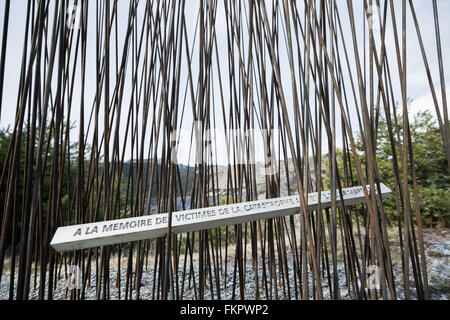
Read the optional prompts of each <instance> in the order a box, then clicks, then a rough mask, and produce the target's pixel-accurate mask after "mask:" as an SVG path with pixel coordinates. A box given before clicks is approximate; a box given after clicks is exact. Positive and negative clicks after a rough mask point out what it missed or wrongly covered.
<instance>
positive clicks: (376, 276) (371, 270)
mask: <svg viewBox="0 0 450 320" xmlns="http://www.w3.org/2000/svg"><path fill="white" fill-rule="evenodd" d="M366 273H367V275H368V277H367V288H368V289H370V290H380V287H381V286H380V267H379V266H376V265H370V266H368V267H367V269H366Z"/></svg>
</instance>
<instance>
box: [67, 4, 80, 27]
mask: <svg viewBox="0 0 450 320" xmlns="http://www.w3.org/2000/svg"><path fill="white" fill-rule="evenodd" d="M66 16H67V19H66V27H67V28H68V29H70V30H78V29H81V8H80V7H79V6H77V5H69V6H68V8H67V13H66Z"/></svg>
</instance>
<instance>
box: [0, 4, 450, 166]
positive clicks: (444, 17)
mask: <svg viewBox="0 0 450 320" xmlns="http://www.w3.org/2000/svg"><path fill="white" fill-rule="evenodd" d="M337 2H338V5H339V6H340V8H339V10H340V14H341V18H342V20H343V24H344V29H345V28H347V30H345V31H344V34H345V35H346V36H347V37H348V38H347V39H346V41H348V43H350V41H351V32H350V29H349V27H348V24H347V23H346V22H347V21H348V12H347V6H346V1H344V0H338V1H337ZM118 3H119V17H118V19H119V20H118V21H119V39H121V40H119V42H120V43H123V39H124V31H125V26H126V24H127V17H128V6H129V2H128V1H126V0H120V1H119V2H118ZM268 3H269V2H268ZM302 3H303V1H299V2H298V4H299V9H301V8H302ZM394 4H395V6H396V14H397V23H398V28H399V29H398V30H399V32H400V34H401V1H397V0H395V1H394ZM414 4H415V9H416V12H417V16H418V20H419V24H420V27H421V31H422V36H423V40H424V44H425V48H426V50H427V52H426V53H427V56H428V60H429V64H430V69H431V72H432V75H433V80H434V85H435V88H436V89H437V90H438V92H437V95H438V99H439V103H440V106H441V108H442V103H441V94H440V81H439V71H438V70H439V69H438V60H437V53H436V42H435V37H434V31H435V29H434V21H433V8H432V0H414ZM144 5H145V1H140V6H139V8H140V14H139V15H138V18H140V20H139V21H142V11H143V6H144ZM361 5H362V1H359V0H355V1H354V9H355V16H356V19H357V24H356V27H357V30H358V37H359V40H361V42H360V43H362V30H363V16H362V7H361ZM0 6H1V7H0V28H3V19H4V4H3V2H2V3H1V5H0ZM26 6H27V2H26V1H25V0H14V1H11V12H10V23H9V41H8V49H7V57H6V68H5V83H4V96H3V107H2V113H1V118H0V127H7V126H8V125H12V124H13V122H14V117H15V113H16V111H15V110H16V103H17V92H18V84H19V71H20V69H21V58H22V49H23V41H24V39H23V37H24V30H25V18H26V16H25V15H26ZM90 6H91V7H90V20H89V23H90V24H91V26H90V27H91V29H90V31H89V34H88V69H87V75H86V84H87V88H88V92H86V105H87V106H86V108H88V109H90V107H91V104H92V101H93V96H94V93H95V88H96V75H95V73H96V72H95V70H96V66H95V45H94V44H95V1H90ZM438 6H439V11H440V28H441V36H442V39H441V41H442V51H443V55H444V57H443V59H444V70H445V78H446V79H445V80H446V84H447V87H448V88H447V90H448V95H449V94H450V86H449V85H450V69H449V63H450V62H449V61H448V59H447V58H448V52H450V37H449V36H448V35H449V34H450V19H449V15H450V1H449V0H439V1H438ZM197 11H198V3H197V1H192V0H188V1H187V5H186V17H187V23H188V28H189V30H190V32H189V36H190V37H191V38H190V41H191V44H192V42H193V40H194V38H193V35H194V29H195V23H196V17H197ZM407 14H408V21H407V41H408V51H407V52H408V56H407V62H408V65H407V75H408V79H407V81H408V83H407V84H408V97H409V98H411V99H413V102H412V104H411V106H410V113H411V115H413V114H415V113H417V112H418V111H421V110H424V109H429V110H431V111H432V114H435V109H434V105H433V102H432V99H431V93H430V88H429V84H428V81H427V77H426V73H425V67H424V64H423V60H422V55H421V52H420V48H419V44H418V41H417V36H416V31H415V28H414V25H413V21H412V17H411V12H410V9H409V6H408V8H407ZM216 32H217V40H218V46H219V48H223V50H219V56H220V61H221V71H222V73H224V71H227V70H228V64H227V63H226V62H227V58H226V55H227V50H226V48H227V27H226V21H225V17H224V8H223V2H222V1H219V7H218V13H217V21H216ZM0 36H1V34H0ZM120 43H119V44H120ZM386 44H387V52H388V57H389V59H390V65H391V72H392V73H393V74H394V75H393V78H392V80H393V85H394V90H395V95H396V99H397V100H399V99H400V97H401V95H400V84H399V78H398V72H397V66H396V56H395V46H394V38H393V35H392V25H391V20H390V15H388V31H387V35H386ZM112 45H114V43H112ZM196 45H197V46H198V40H197V42H196ZM119 48H120V46H119ZM244 48H245V49H246V45H245V44H244ZM348 49H349V53H350V59H351V61H352V62H354V57H353V49H352V47H351V46H350V47H349V48H348ZM359 50H360V51H361V50H362V45H361V46H360V48H359ZM119 51H120V49H119ZM119 55H120V54H119ZM195 57H196V51H194V59H193V61H192V70H193V73H194V78H195V75H197V73H198V58H195ZM113 60H114V59H113ZM280 60H281V61H282V63H281V74H282V80H283V87H284V91H285V94H286V98H287V102H288V105H292V94H291V92H292V90H291V81H290V73H289V69H288V68H289V66H288V62H287V55H286V48H285V47H284V43H280ZM214 63H215V62H214ZM222 65H223V66H222ZM353 66H354V64H353ZM343 68H344V70H345V68H346V67H343ZM111 69H112V70H115V62H114V61H113V62H112V65H111ZM130 69H131V68H130ZM216 71H217V70H216V68H215V67H214V68H213V74H216V73H217V72H216ZM353 72H354V70H353ZM354 74H356V73H354ZM227 77H228V74H226V75H222V80H223V84H224V89H225V93H226V92H227V88H228V83H227V81H228V80H227ZM130 78H131V76H130V74H128V76H127V83H128V84H130V83H131V80H130ZM180 78H181V81H182V82H181V83H182V88H181V93H180V99H181V100H182V99H183V97H184V89H185V83H186V79H187V69H186V66H185V65H183V67H182V70H181V74H180ZM111 84H112V88H114V82H112V83H111ZM213 85H214V90H215V104H216V108H219V106H220V98H219V94H218V93H219V86H218V81H213ZM79 88H80V80H79V77H78V75H77V77H76V80H75V91H74V92H75V94H74V100H73V110H72V112H73V117H72V120H76V119H77V117H78V114H79V104H80V99H79V95H77V92H78V93H79ZM348 90H349V88H348ZM111 91H112V90H111ZM129 91H130V90H128V92H127V89H126V92H125V97H124V107H123V108H124V109H127V107H126V106H127V105H128V103H129V97H130V92H129ZM226 99H227V98H226ZM187 100H189V98H188V99H187ZM352 100H353V99H352V98H351V99H350V96H349V102H351V101H352ZM188 103H189V102H188ZM102 106H103V105H102ZM336 108H338V107H337V106H336ZM186 110H187V111H186V114H185V116H184V117H185V118H184V121H185V123H186V125H184V124H183V125H182V128H184V129H186V130H190V129H189V128H190V126H191V125H192V116H191V112H190V109H189V107H187V108H186ZM125 111H126V110H125ZM125 111H123V112H124V113H123V116H122V117H121V119H120V121H121V123H118V125H119V126H120V127H121V135H124V130H125V128H124V127H125V119H126V114H125ZM355 114H356V113H355V112H352V122H353V121H355V118H354V117H355ZM355 123H356V122H355ZM217 126H218V129H220V124H217ZM340 130H341V128H340V127H339V128H338V132H340ZM76 136H77V131H76V130H75V132H73V137H74V139H75V137H76ZM337 140H338V141H339V140H340V139H339V138H338V139H337ZM180 146H181V147H182V148H184V149H183V150H182V151H180V152H179V153H180V154H182V155H186V159H187V153H188V146H189V144H188V143H186V142H183V143H180ZM220 157H221V158H220ZM219 158H220V159H219ZM219 158H218V159H217V161H218V162H219V163H225V162H226V157H225V155H224V154H222V155H219ZM186 159H180V161H181V162H187V160H186Z"/></svg>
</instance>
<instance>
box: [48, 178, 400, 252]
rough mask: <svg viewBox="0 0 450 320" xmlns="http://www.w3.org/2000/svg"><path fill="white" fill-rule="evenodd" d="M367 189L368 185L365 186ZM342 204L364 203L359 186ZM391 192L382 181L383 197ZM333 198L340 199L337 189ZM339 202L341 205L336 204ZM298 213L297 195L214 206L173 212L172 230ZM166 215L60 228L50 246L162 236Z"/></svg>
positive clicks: (327, 200)
mask: <svg viewBox="0 0 450 320" xmlns="http://www.w3.org/2000/svg"><path fill="white" fill-rule="evenodd" d="M367 188H368V190H369V191H370V186H367ZM342 193H343V196H344V205H346V206H347V205H354V204H358V203H364V202H365V197H364V191H363V188H362V187H361V186H359V187H351V188H344V189H342ZM391 193H392V191H391V190H390V189H389V188H388V187H387V186H385V185H384V184H381V196H382V198H384V197H386V196H388V195H389V194H391ZM336 199H337V201H339V202H340V197H339V190H336ZM307 201H308V211H313V210H317V204H318V193H317V192H314V193H309V194H308V199H307ZM338 205H340V204H339V203H338ZM320 206H321V209H325V208H329V207H330V206H331V192H330V191H323V192H321V204H320ZM299 212H300V197H299V195H295V196H289V197H281V198H272V199H266V200H257V201H251V202H243V203H235V204H229V205H223V206H217V207H208V208H202V209H192V210H185V211H178V212H173V214H172V232H173V233H183V232H190V231H198V230H204V229H211V228H216V227H220V226H226V225H236V224H241V223H245V222H251V221H258V220H264V219H270V218H277V217H282V216H288V215H292V214H295V213H299ZM167 229H168V214H167V213H163V214H155V215H150V216H142V217H135V218H126V219H119V220H110V221H103V222H95V223H88V224H81V225H74V226H68V227H60V228H58V230H56V233H55V235H54V237H53V239H52V242H51V244H50V245H51V246H52V247H53V248H54V249H55V250H57V251H59V252H64V251H71V250H79V249H87V248H93V247H99V246H104V245H111V244H117V243H122V242H129V241H137V240H145V239H150V238H157V237H162V236H164V235H165V234H167Z"/></svg>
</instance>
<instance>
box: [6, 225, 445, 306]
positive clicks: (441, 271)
mask: <svg viewBox="0 0 450 320" xmlns="http://www.w3.org/2000/svg"><path fill="white" fill-rule="evenodd" d="M424 238H425V246H426V253H427V268H428V282H429V288H430V293H431V299H433V300H449V299H450V233H449V232H446V231H443V232H436V231H430V230H426V231H425V233H424ZM392 253H393V263H394V265H395V266H394V277H395V280H396V287H397V295H398V298H399V299H404V291H403V288H402V277H403V275H402V271H401V262H400V263H399V260H400V258H399V256H398V254H396V252H395V250H393V251H392ZM197 267H198V266H197V264H196V263H195V264H194V269H195V270H197V269H198V268H197ZM180 268H182V265H180ZM233 269H234V265H233V263H229V265H228V270H227V278H226V286H227V290H224V289H223V288H224V284H225V283H224V279H221V281H220V286H221V299H223V300H229V299H232V298H233V296H232V287H233ZM288 269H289V279H290V288H289V289H290V294H291V297H292V298H295V289H294V281H293V279H294V272H293V267H292V263H291V261H289V262H288ZM277 271H278V269H277ZM278 273H279V271H278ZM258 274H259V277H260V282H259V283H261V279H262V268H261V263H260V264H259V268H258ZM5 276H6V277H5ZM153 276H154V274H153V270H152V268H149V269H148V271H144V273H143V276H142V281H141V283H142V287H141V292H140V299H143V300H147V299H152V293H153ZM179 276H180V279H181V277H182V275H181V270H180V272H179ZM245 276H246V284H245V299H254V298H255V272H254V270H253V269H252V267H251V265H250V264H249V263H248V264H247V268H246V274H245ZM116 277H117V268H116V267H111V269H110V279H111V285H110V299H112V300H116V299H118V290H117V288H115V286H114V284H115V279H116ZM308 278H309V284H310V285H309V288H310V289H309V290H310V291H311V288H312V274H311V273H309V274H308ZM338 278H339V284H340V289H341V290H340V291H341V299H353V298H354V297H353V296H352V295H351V293H350V292H349V290H348V288H347V284H346V278H345V271H344V264H343V263H339V264H338ZM120 279H121V287H122V292H121V299H124V296H125V292H124V291H125V290H124V288H125V284H126V283H125V281H126V280H125V279H126V271H125V270H124V268H123V267H122V269H121V276H120ZM195 279H196V280H197V279H198V275H197V273H196V274H195ZM410 279H411V282H412V286H414V280H413V277H410ZM269 281H270V280H269ZM31 283H34V278H33V277H32V279H31ZM180 283H181V280H180ZM238 283H239V281H237V284H238ZM185 285H186V286H187V280H186V281H185ZM213 285H214V286H215V283H214V282H213ZM321 285H322V289H323V296H324V299H330V292H329V289H328V281H327V279H325V280H323V281H322V283H321ZM270 287H271V286H270V284H269V286H268V291H269V296H267V294H266V291H265V290H261V288H260V296H261V299H267V298H270V297H271V298H272V299H276V298H278V299H286V298H287V296H288V288H287V287H286V288H283V286H279V287H278V288H277V290H275V288H274V287H273V288H272V292H270ZM213 291H214V293H213V295H214V297H213V298H214V299H217V298H218V297H217V292H216V288H215V287H214V288H213ZM65 294H66V281H65V280H64V279H61V280H60V281H58V283H57V289H56V291H54V299H55V300H60V299H61V300H62V299H65ZM413 294H414V292H413ZM310 295H311V292H310ZM8 296H9V277H8V275H6V274H5V275H4V277H3V279H2V282H1V283H0V299H8ZM388 297H389V296H388ZM37 298H38V292H37V291H35V290H31V292H30V299H37ZM235 298H236V299H239V287H237V288H236V290H235ZM413 298H415V297H413ZM86 299H95V277H94V276H92V278H91V286H90V287H89V288H87V289H86ZM133 299H136V291H134V292H133ZM183 299H185V300H192V299H195V294H194V291H193V290H192V289H191V290H185V292H184V295H183ZM205 299H211V291H210V288H209V280H208V283H207V289H206V292H205Z"/></svg>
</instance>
